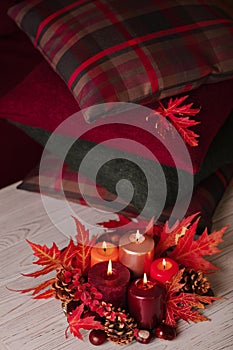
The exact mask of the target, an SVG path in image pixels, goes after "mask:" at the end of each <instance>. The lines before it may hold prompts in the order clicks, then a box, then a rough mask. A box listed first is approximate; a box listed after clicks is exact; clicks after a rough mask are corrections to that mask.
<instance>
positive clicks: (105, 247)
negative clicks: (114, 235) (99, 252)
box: [102, 241, 107, 252]
mask: <svg viewBox="0 0 233 350" xmlns="http://www.w3.org/2000/svg"><path fill="white" fill-rule="evenodd" d="M102 248H103V250H104V251H105V252H106V249H107V243H106V242H105V241H103V243H102Z"/></svg>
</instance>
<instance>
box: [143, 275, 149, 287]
mask: <svg viewBox="0 0 233 350" xmlns="http://www.w3.org/2000/svg"><path fill="white" fill-rule="evenodd" d="M147 283H148V280H147V275H146V273H144V275H143V284H144V286H146V285H147Z"/></svg>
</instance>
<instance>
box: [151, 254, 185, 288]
mask: <svg viewBox="0 0 233 350" xmlns="http://www.w3.org/2000/svg"><path fill="white" fill-rule="evenodd" d="M178 270H179V266H178V264H177V263H176V262H175V261H174V260H172V259H170V258H167V257H166V258H159V259H156V260H154V261H153V263H152V264H151V267H150V277H151V279H153V280H157V281H160V282H162V283H165V282H167V281H170V279H171V278H172V276H173V275H175V274H176V273H177V272H178Z"/></svg>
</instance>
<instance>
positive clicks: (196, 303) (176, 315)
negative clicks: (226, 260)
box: [18, 215, 227, 345]
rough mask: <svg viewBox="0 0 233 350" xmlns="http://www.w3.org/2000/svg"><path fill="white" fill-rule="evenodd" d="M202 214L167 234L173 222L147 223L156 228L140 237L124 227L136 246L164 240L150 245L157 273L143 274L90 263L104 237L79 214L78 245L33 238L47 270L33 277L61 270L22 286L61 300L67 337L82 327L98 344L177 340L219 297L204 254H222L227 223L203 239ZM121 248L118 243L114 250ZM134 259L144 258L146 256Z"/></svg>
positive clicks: (202, 318) (152, 268)
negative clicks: (180, 325) (179, 328)
mask: <svg viewBox="0 0 233 350" xmlns="http://www.w3.org/2000/svg"><path fill="white" fill-rule="evenodd" d="M196 216H197V215H193V216H190V217H188V218H185V219H183V220H182V221H181V222H180V223H179V224H178V225H177V226H176V228H175V229H174V230H173V231H171V232H170V233H167V232H166V227H167V224H165V225H164V227H161V226H159V227H158V226H156V225H154V227H151V225H148V226H150V228H149V229H146V228H145V230H144V231H145V232H144V233H143V235H140V236H139V234H137V232H136V233H134V235H133V236H132V233H130V234H129V233H125V237H128V238H129V237H131V238H130V239H131V242H130V244H136V246H137V247H138V246H139V245H140V244H145V242H146V244H148V242H150V244H151V241H153V242H155V241H156V242H157V243H156V244H155V245H154V244H153V247H152V245H150V244H149V245H150V249H149V251H150V254H151V252H152V251H153V256H152V259H151V260H153V262H152V261H151V264H150V269H149V272H150V274H148V275H146V274H145V273H144V278H142V277H139V278H136V279H135V276H134V275H132V274H130V271H129V268H128V266H127V265H128V264H127V261H126V263H125V264H124V263H123V262H124V260H122V259H121V262H117V261H111V259H110V260H109V262H107V261H101V262H97V263H96V264H94V265H93V266H91V264H90V262H91V252H92V249H95V248H96V244H97V246H98V243H97V237H94V238H92V239H90V236H89V231H88V230H86V229H85V227H84V226H83V225H82V224H81V223H80V222H79V221H78V220H77V219H76V218H74V220H75V223H76V227H77V237H76V239H77V243H75V242H74V241H73V240H72V239H70V242H69V244H68V245H67V246H66V247H65V248H63V249H61V250H60V249H59V248H58V247H57V245H56V244H55V243H53V245H52V247H51V248H49V247H47V246H46V245H43V246H41V245H39V244H35V243H32V242H29V241H28V243H29V245H30V246H31V248H32V249H33V251H34V255H35V256H36V257H37V258H38V260H37V261H36V262H35V263H36V264H38V265H41V266H42V268H41V270H38V271H35V272H33V273H31V274H28V275H27V276H30V277H39V276H41V275H45V274H47V273H49V272H51V271H56V275H55V277H54V278H51V279H49V280H46V281H44V282H43V283H41V284H40V285H37V286H36V287H34V288H29V289H24V290H19V291H18V292H21V293H26V292H32V295H33V297H34V298H36V299H44V298H56V299H58V300H60V301H61V303H62V308H63V310H64V312H65V314H66V317H67V321H68V328H67V331H66V335H67V336H68V331H70V333H72V334H73V335H74V336H76V337H78V338H79V339H82V334H81V332H80V329H86V330H91V332H90V335H89V339H90V341H91V342H92V343H93V344H94V345H101V344H102V343H103V342H104V341H106V340H110V341H112V342H114V343H116V344H120V345H123V344H129V343H131V342H132V341H138V342H140V343H148V342H149V341H151V340H152V339H154V338H163V339H167V340H172V339H173V338H174V337H175V335H176V331H175V329H176V325H177V322H178V319H184V320H186V321H188V322H190V321H193V322H195V323H196V322H202V321H205V320H208V318H207V317H206V316H205V315H203V314H202V313H199V311H198V310H199V309H201V310H203V309H204V308H205V306H206V305H207V304H211V303H212V302H213V301H214V300H218V299H219V298H217V297H214V295H213V291H212V289H211V287H210V283H209V281H208V279H207V277H206V273H208V272H210V271H214V270H216V267H215V266H214V265H212V264H211V263H210V262H208V261H207V260H205V259H204V257H203V255H207V254H208V255H211V254H216V252H217V249H218V248H217V246H218V244H219V243H221V242H222V237H223V235H224V232H225V231H226V229H227V227H224V228H222V229H221V230H219V231H216V232H214V233H211V234H209V235H208V234H207V231H206V230H205V231H204V232H203V234H202V235H201V236H200V237H199V239H198V240H196V239H195V238H194V236H195V233H196V227H197V220H198V219H196V221H194V220H195V218H196ZM130 235H131V236H130ZM155 235H156V237H155ZM128 238H127V239H128ZM155 238H156V239H155ZM124 239H125V238H124ZM135 240H136V241H135ZM123 241H124V240H123ZM93 247H94V248H93ZM121 247H122V246H121ZM141 247H142V246H141ZM111 248H112V247H111ZM101 249H102V248H101ZM103 249H104V248H103ZM116 249H117V248H116ZM137 249H138V248H137ZM137 249H136V253H138V251H137ZM140 249H141V248H140ZM114 251H115V247H113V251H111V254H109V256H113V252H114ZM144 253H145V252H144ZM147 253H148V251H147ZM147 253H145V254H147ZM114 254H115V253H114ZM114 256H115V255H114ZM135 261H136V264H137V263H138V262H139V261H141V260H140V259H139V260H138V259H136V260H135ZM111 264H112V267H111V269H110V268H109V266H111ZM140 267H141V266H140ZM144 267H145V265H144ZM144 272H145V271H144ZM140 274H141V272H140Z"/></svg>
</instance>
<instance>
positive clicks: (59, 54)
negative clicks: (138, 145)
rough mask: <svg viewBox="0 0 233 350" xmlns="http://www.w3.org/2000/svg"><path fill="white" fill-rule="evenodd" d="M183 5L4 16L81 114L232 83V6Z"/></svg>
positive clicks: (34, 1)
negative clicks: (21, 33) (35, 50)
mask: <svg viewBox="0 0 233 350" xmlns="http://www.w3.org/2000/svg"><path fill="white" fill-rule="evenodd" d="M223 3H225V2H223ZM184 4H185V5H184ZM184 4H181V3H180V2H179V1H175V0H174V1H169V0H163V1H154V0H148V1H144V2H143V5H142V2H141V0H127V1H119V0H110V1H108V2H106V1H105V0H99V1H89V0H82V1H76V0H69V1H68V0H61V1H47V0H26V1H23V2H22V3H20V4H18V5H16V6H14V7H13V8H11V9H10V11H9V14H10V16H11V17H12V18H13V19H14V20H15V21H16V23H17V24H18V26H19V27H20V28H21V29H23V30H24V31H25V32H26V33H27V34H28V36H29V37H30V38H31V40H32V41H33V43H34V45H35V46H36V47H37V48H38V49H39V50H40V51H41V53H42V54H43V55H44V57H45V58H46V59H47V61H48V62H49V63H50V65H51V66H52V67H53V68H54V69H55V71H56V72H57V73H58V74H59V75H60V76H61V77H62V78H63V79H64V81H65V82H66V84H67V86H68V87H69V89H70V90H71V91H72V92H73V95H74V96H75V98H76V100H77V102H78V103H79V105H80V108H85V107H90V106H92V105H95V104H99V103H105V102H119V101H123V102H135V103H143V104H145V103H149V102H153V101H155V100H158V99H161V98H164V97H168V96H173V95H176V94H179V93H182V92H187V91H189V90H192V89H195V88H197V87H199V86H200V85H202V84H206V83H215V82H220V81H223V80H226V79H229V78H231V77H232V76H233V19H232V5H228V6H227V5H226V4H224V5H222V2H221V1H214V0H205V1H202V2H200V1H193V0H186V1H185V2H184ZM97 116H98V115H89V116H88V118H89V119H90V120H92V119H94V118H96V117H97Z"/></svg>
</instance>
